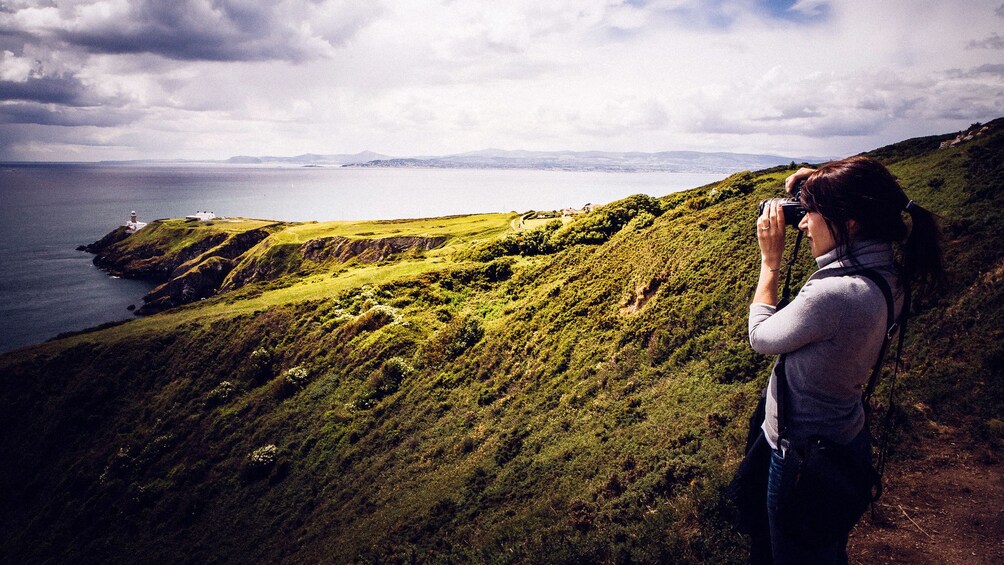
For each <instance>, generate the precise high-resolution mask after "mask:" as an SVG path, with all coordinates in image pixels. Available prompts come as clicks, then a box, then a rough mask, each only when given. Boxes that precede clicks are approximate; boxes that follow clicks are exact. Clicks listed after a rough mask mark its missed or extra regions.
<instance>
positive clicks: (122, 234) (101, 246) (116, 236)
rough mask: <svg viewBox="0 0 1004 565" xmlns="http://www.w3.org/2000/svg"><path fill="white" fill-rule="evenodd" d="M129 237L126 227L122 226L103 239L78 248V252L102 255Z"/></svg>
mask: <svg viewBox="0 0 1004 565" xmlns="http://www.w3.org/2000/svg"><path fill="white" fill-rule="evenodd" d="M127 237H129V232H128V231H127V230H126V227H125V226H121V227H119V228H117V229H114V230H112V231H110V232H109V233H108V235H106V236H104V237H102V238H101V239H99V240H97V241H95V242H94V243H91V244H89V245H81V246H80V247H77V251H86V252H88V253H100V252H102V251H104V250H105V249H107V248H108V247H110V246H112V245H114V244H116V243H118V242H120V241H122V240H123V239H125V238H127Z"/></svg>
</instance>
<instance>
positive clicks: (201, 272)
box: [136, 255, 234, 314]
mask: <svg viewBox="0 0 1004 565" xmlns="http://www.w3.org/2000/svg"><path fill="white" fill-rule="evenodd" d="M233 268H234V263H233V261H232V260H230V259H226V258H224V257H219V256H215V255H214V256H212V257H209V258H208V259H206V260H205V261H202V262H200V263H198V264H196V265H195V266H194V267H192V268H191V269H189V270H187V271H185V272H183V273H182V274H180V275H178V276H177V277H174V278H172V279H171V280H169V281H167V282H166V283H164V284H162V285H160V286H158V287H157V288H155V289H153V290H151V291H150V292H149V293H147V295H146V296H144V297H143V301H144V302H145V304H144V305H143V306H141V307H140V308H139V309H138V310H136V313H137V314H153V313H155V312H160V311H162V310H167V309H168V308H173V307H175V306H181V305H182V304H188V303H189V302H195V301H196V300H201V299H203V298H208V297H210V296H212V295H214V294H216V291H217V290H219V288H220V284H221V283H222V282H223V279H225V278H226V276H227V274H229V273H230V271H231V270H232V269H233Z"/></svg>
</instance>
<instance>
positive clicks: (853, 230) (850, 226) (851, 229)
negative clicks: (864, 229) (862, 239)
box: [847, 218, 858, 236]
mask: <svg viewBox="0 0 1004 565" xmlns="http://www.w3.org/2000/svg"><path fill="white" fill-rule="evenodd" d="M847 233H849V234H851V236H855V235H858V221H857V220H855V219H854V218H851V219H850V220H847Z"/></svg>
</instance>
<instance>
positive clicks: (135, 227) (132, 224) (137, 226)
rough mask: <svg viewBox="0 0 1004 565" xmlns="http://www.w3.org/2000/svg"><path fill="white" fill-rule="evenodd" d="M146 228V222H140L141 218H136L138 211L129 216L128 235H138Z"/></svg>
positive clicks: (127, 223)
mask: <svg viewBox="0 0 1004 565" xmlns="http://www.w3.org/2000/svg"><path fill="white" fill-rule="evenodd" d="M145 227H146V222H141V221H139V218H138V217H137V216H136V211H135V210H133V211H132V213H131V214H129V221H128V222H126V223H125V228H126V233H136V232H138V231H139V230H141V229H143V228H145Z"/></svg>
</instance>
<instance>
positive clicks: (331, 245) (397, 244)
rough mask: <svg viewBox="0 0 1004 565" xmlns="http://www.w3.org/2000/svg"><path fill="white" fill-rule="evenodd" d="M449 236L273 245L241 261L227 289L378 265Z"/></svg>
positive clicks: (329, 239) (334, 239)
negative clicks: (338, 267) (339, 267)
mask: <svg viewBox="0 0 1004 565" xmlns="http://www.w3.org/2000/svg"><path fill="white" fill-rule="evenodd" d="M446 239H447V238H446V236H435V237H419V236H401V237H386V238H382V239H349V238H347V237H341V236H336V237H322V238H318V239H312V240H310V241H308V242H306V243H304V244H294V243H284V244H276V245H272V246H271V247H269V248H268V250H266V251H265V252H264V253H262V254H261V255H259V256H256V257H254V258H250V259H248V260H246V261H243V262H241V263H240V264H239V265H238V266H237V267H236V268H235V269H234V272H233V273H232V274H231V275H230V277H228V278H227V280H226V282H225V283H224V285H223V287H224V289H225V290H232V289H235V288H240V287H242V286H244V285H246V284H250V283H254V282H263V281H270V280H275V279H277V278H279V277H281V276H283V275H287V274H290V273H296V272H300V273H307V272H310V271H314V270H317V269H318V268H320V267H323V266H324V265H326V264H330V263H339V264H340V263H347V262H349V261H352V260H357V261H361V262H363V263H376V262H379V261H385V260H387V259H390V258H392V257H396V256H399V255H404V254H406V253H420V252H423V251H429V250H431V249H435V248H437V247H439V246H441V245H443V244H444V243H445V242H446Z"/></svg>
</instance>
